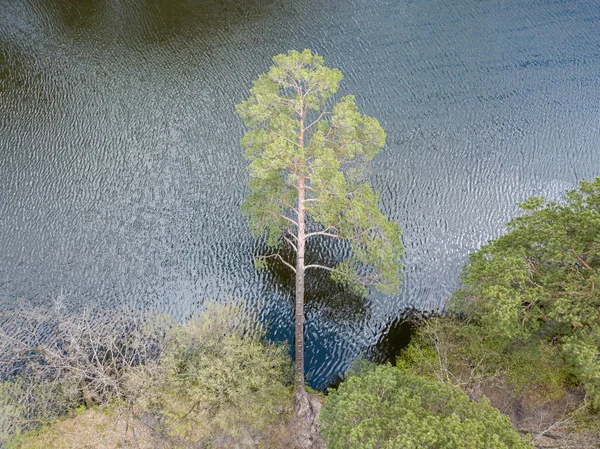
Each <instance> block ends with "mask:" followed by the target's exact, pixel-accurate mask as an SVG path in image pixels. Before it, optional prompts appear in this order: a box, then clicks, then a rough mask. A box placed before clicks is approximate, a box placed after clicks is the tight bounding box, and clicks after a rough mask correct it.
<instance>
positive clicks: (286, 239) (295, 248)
mask: <svg viewBox="0 0 600 449" xmlns="http://www.w3.org/2000/svg"><path fill="white" fill-rule="evenodd" d="M282 237H283V239H284V240H285V241H286V242H288V244H289V245H290V246H291V247H292V248H294V251H296V252H298V247H297V246H296V245H295V244H294V242H292V241H291V240H290V239H288V238H287V237H286V236H285V235H282ZM294 237H296V236H294Z"/></svg>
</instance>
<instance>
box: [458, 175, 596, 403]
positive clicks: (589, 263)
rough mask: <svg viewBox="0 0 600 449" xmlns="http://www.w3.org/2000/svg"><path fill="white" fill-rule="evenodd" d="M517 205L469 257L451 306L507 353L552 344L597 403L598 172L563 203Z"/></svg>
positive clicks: (532, 201)
mask: <svg viewBox="0 0 600 449" xmlns="http://www.w3.org/2000/svg"><path fill="white" fill-rule="evenodd" d="M521 207H522V208H523V209H524V210H525V211H527V214H526V215H524V216H521V217H518V218H516V219H514V220H513V221H511V222H510V223H509V225H508V229H509V232H508V233H507V234H506V235H504V236H502V237H500V238H498V239H497V240H495V241H492V242H490V243H488V244H487V245H485V246H484V247H482V248H481V249H480V250H479V251H477V252H476V253H474V254H472V255H471V257H470V259H469V264H468V265H467V267H466V269H465V271H464V273H463V278H462V279H463V283H464V288H463V289H462V290H460V291H459V292H457V294H456V295H455V298H454V308H455V310H457V311H459V312H462V313H465V314H466V315H468V316H469V317H471V318H473V319H475V320H476V321H477V323H478V324H479V325H480V328H481V330H482V332H483V333H484V338H486V339H487V340H488V341H491V340H494V341H496V342H497V343H499V344H501V345H502V346H503V348H505V350H507V351H510V352H512V353H514V350H513V349H514V348H522V347H529V348H534V347H543V346H544V345H553V346H555V347H556V348H557V350H558V351H559V353H560V356H561V360H562V365H563V366H564V368H565V369H567V370H568V371H569V372H570V373H572V374H573V375H574V376H575V377H576V378H577V379H578V380H579V382H581V383H582V384H583V385H584V387H585V389H586V391H587V392H588V395H589V397H590V398H591V399H592V401H593V402H594V403H595V405H596V406H600V290H599V287H600V271H599V269H600V178H596V180H595V181H594V182H586V181H584V182H582V183H581V186H580V188H579V190H577V191H575V190H574V191H569V192H567V195H566V198H565V201H564V203H563V204H557V203H554V202H546V201H545V200H544V199H543V198H531V199H529V200H528V201H527V202H525V203H523V204H521Z"/></svg>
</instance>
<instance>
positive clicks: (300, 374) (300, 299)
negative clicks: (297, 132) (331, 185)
mask: <svg viewBox="0 0 600 449" xmlns="http://www.w3.org/2000/svg"><path fill="white" fill-rule="evenodd" d="M304 195H305V187H304V179H303V178H300V180H299V182H298V236H297V237H298V241H297V244H298V251H297V254H296V304H295V306H296V307H295V309H296V316H295V332H294V348H295V352H296V361H295V365H294V368H295V376H294V381H295V388H294V391H295V394H296V399H297V400H300V399H301V397H302V396H304V394H305V389H304V266H305V264H304V252H305V243H306V242H305V240H306V237H305V234H306V222H305V210H304Z"/></svg>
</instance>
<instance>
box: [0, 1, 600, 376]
mask: <svg viewBox="0 0 600 449" xmlns="http://www.w3.org/2000/svg"><path fill="white" fill-rule="evenodd" d="M304 48H311V49H313V50H315V51H317V52H319V53H320V54H322V55H323V56H324V57H325V60H326V63H327V64H328V65H330V66H335V67H339V68H340V69H341V70H342V72H343V73H344V75H345V79H344V81H343V83H342V86H341V89H340V91H341V94H355V95H356V97H357V101H358V104H359V105H360V108H361V110H362V111H363V112H365V113H367V114H369V115H372V116H374V117H376V118H377V119H379V120H380V122H381V124H382V125H383V127H384V128H385V129H386V131H387V134H388V139H387V145H386V147H385V148H384V149H383V151H382V153H381V154H380V155H379V156H378V157H377V158H376V160H375V163H374V168H373V172H372V178H373V182H374V184H375V186H376V187H377V188H378V189H380V190H381V193H382V195H381V206H382V208H383V209H384V210H385V211H386V213H388V214H389V215H390V216H391V217H393V218H394V219H396V220H398V221H399V222H400V224H401V225H402V226H403V228H404V237H403V239H404V243H405V246H406V258H405V280H404V286H403V289H402V292H401V294H400V295H399V296H397V297H388V296H382V295H378V294H375V293H373V294H371V295H370V296H369V297H368V298H367V300H365V301H363V300H361V299H360V298H356V297H353V296H352V295H349V294H348V293H347V292H345V291H343V290H341V289H339V288H336V287H335V286H333V285H331V283H330V282H328V280H327V278H326V277H317V278H316V279H314V280H313V282H312V283H311V284H310V286H309V311H308V325H307V343H306V345H307V354H306V356H307V370H308V371H309V373H310V375H311V376H312V377H311V379H312V383H313V385H315V386H323V385H324V384H325V383H326V382H327V381H328V379H329V378H330V377H331V376H334V375H335V374H336V373H338V372H340V371H343V370H344V369H345V368H346V367H347V365H348V363H349V362H350V361H351V360H352V359H354V358H355V357H356V356H357V355H358V354H359V353H360V352H362V351H366V350H367V349H368V348H369V347H371V346H372V345H373V344H375V343H376V342H377V341H379V340H381V339H382V338H385V335H386V329H387V328H388V327H389V325H390V323H392V322H393V321H394V320H395V318H396V317H397V316H398V315H399V314H401V313H402V312H403V311H404V310H406V309H407V308H410V307H415V308H418V309H423V310H431V309H439V308H441V307H443V304H444V302H445V300H446V299H447V298H448V296H449V295H450V293H451V292H452V290H453V289H454V288H455V287H456V286H457V284H458V274H459V272H460V268H461V266H462V264H463V263H464V262H465V260H466V257H467V254H468V252H469V251H472V250H474V249H476V248H478V247H479V246H480V245H481V244H483V243H484V242H486V241H487V240H488V239H490V238H493V237H496V236H498V235H499V234H500V233H501V232H502V230H503V227H504V223H505V222H506V221H507V220H508V219H510V218H511V217H513V216H514V215H515V214H516V213H517V212H518V210H517V203H518V202H519V201H522V200H524V199H525V198H527V196H529V195H531V194H545V195H547V196H549V197H557V196H558V195H559V194H560V192H562V191H563V190H564V189H566V188H572V187H575V186H576V185H577V182H578V181H579V180H581V179H591V178H593V177H594V176H598V175H600V162H599V160H600V159H599V153H600V146H599V142H600V75H599V74H600V4H599V3H598V2H596V1H592V0H579V1H541V0H539V1H519V0H481V1H475V0H472V1H467V0H462V1H458V0H447V1H434V0H414V1H410V0H405V1H384V0H373V1H371V0H369V1H367V0H333V1H329V2H325V1H316V0H306V1H294V2H292V1H288V0H271V1H268V0H267V1H258V0H254V1H252V0H246V1H244V0H213V1H199V0H169V1H167V0H121V1H119V0H104V1H91V0H78V1H69V2H68V1H64V0H0V117H1V120H0V301H3V302H4V304H5V306H8V305H9V304H10V303H11V302H13V301H15V300H17V299H19V298H26V299H28V300H32V301H35V302H48V301H50V300H51V299H52V298H53V297H55V296H57V295H58V294H60V293H61V292H62V293H63V294H64V295H65V296H66V297H67V298H68V299H69V300H71V301H73V302H76V303H78V304H85V305H100V306H106V307H107V308H109V309H110V308H111V307H113V306H114V305H116V304H133V305H134V307H136V308H139V309H146V308H158V309H160V310H164V311H167V312H170V313H172V314H174V315H175V316H177V317H178V318H180V319H183V318H185V317H186V316H189V315H190V314H192V313H194V312H195V311H197V310H198V309H199V308H200V307H201V306H202V303H203V302H204V301H205V300H207V299H215V300H217V301H226V300H228V299H229V298H244V300H245V301H247V303H248V304H249V306H250V309H251V310H253V311H255V313H256V314H257V315H259V316H261V317H262V318H264V319H265V320H267V321H269V323H270V325H269V326H270V333H269V335H270V336H271V337H272V338H274V339H290V338H291V336H292V331H293V327H292V323H291V321H292V300H291V297H292V293H293V290H292V289H293V286H292V284H291V283H290V281H291V277H290V273H287V272H285V269H283V268H280V269H277V268H276V267H274V268H273V269H272V270H271V271H268V272H265V273H256V272H255V271H254V270H253V268H252V257H253V253H254V251H255V250H256V248H257V242H255V240H254V239H253V238H252V236H251V235H250V233H249V231H248V229H247V222H246V220H245V218H244V217H243V216H242V214H241V213H240V211H239V206H240V204H241V202H242V201H243V199H244V197H245V195H246V194H247V192H248V190H247V186H246V183H247V179H248V178H247V175H246V173H245V161H244V160H243V157H242V150H241V147H240V145H239V139H240V137H241V136H242V134H243V132H244V130H243V127H242V123H241V121H240V120H239V119H238V118H237V117H236V115H235V112H234V107H235V105H236V104H237V103H239V102H240V101H242V100H244V99H245V98H247V96H248V89H249V88H250V86H251V82H252V80H253V79H255V78H256V77H257V76H258V74H260V73H263V72H265V71H266V70H268V67H269V65H270V63H271V58H272V56H273V55H275V54H278V53H282V52H286V51H288V50H289V49H298V50H302V49H304ZM338 249H339V248H337V247H336V246H335V245H331V246H328V247H326V248H320V249H318V250H317V251H316V253H315V257H323V258H335V257H336V256H339V253H337V250H338ZM388 346H389V345H386V344H382V345H380V347H388Z"/></svg>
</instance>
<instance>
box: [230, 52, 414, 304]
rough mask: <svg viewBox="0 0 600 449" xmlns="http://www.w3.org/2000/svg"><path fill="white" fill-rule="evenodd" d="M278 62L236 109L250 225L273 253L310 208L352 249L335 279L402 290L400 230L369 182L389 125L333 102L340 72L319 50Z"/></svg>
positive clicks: (311, 215) (350, 104)
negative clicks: (246, 174)
mask: <svg viewBox="0 0 600 449" xmlns="http://www.w3.org/2000/svg"><path fill="white" fill-rule="evenodd" d="M273 61H274V65H273V66H272V67H271V69H270V70H269V72H268V73H266V74H263V75H261V76H260V77H259V78H258V80H256V81H255V82H254V86H253V87H252V89H251V90H250V94H251V95H250V98H249V99H248V100H247V101H245V102H243V103H241V104H239V105H238V106H237V112H238V114H239V115H240V116H241V118H242V119H243V120H244V122H245V124H246V126H247V127H248V131H247V132H246V134H245V136H244V137H243V139H242V145H243V146H244V148H245V149H246V150H245V157H246V158H247V159H248V161H249V162H250V164H249V166H248V172H249V174H250V188H251V192H250V195H249V196H248V198H247V199H246V201H245V203H244V205H243V207H242V209H243V211H244V212H245V214H246V215H247V216H248V217H249V218H250V227H251V229H252V230H253V232H254V233H255V234H256V235H266V237H267V243H268V245H269V246H271V247H272V248H273V249H277V248H278V247H279V245H280V244H281V243H282V242H283V240H284V238H285V237H286V236H287V237H290V235H291V236H292V237H290V239H288V242H290V241H292V242H297V239H298V237H299V236H298V235H297V232H298V229H299V228H300V227H303V220H304V218H303V215H302V218H301V217H300V216H299V215H298V213H299V211H300V210H302V211H305V212H306V214H307V216H308V219H309V223H310V225H311V226H312V227H314V228H315V229H317V228H318V229H320V230H321V231H323V233H321V234H319V235H321V236H329V237H331V236H333V237H336V238H339V239H342V240H346V241H348V242H349V246H350V248H351V250H352V255H351V256H350V257H349V258H348V259H346V260H345V261H344V262H343V263H342V264H340V265H339V266H338V267H337V268H336V269H335V270H334V271H333V272H332V278H333V279H334V280H335V281H338V282H341V283H345V284H348V286H349V287H351V288H353V289H354V290H355V291H358V292H360V293H363V294H365V293H366V290H365V289H366V287H368V286H371V285H373V286H376V287H378V288H379V289H380V290H382V291H384V292H388V293H389V292H394V291H397V290H398V287H399V285H400V282H399V277H400V272H401V263H400V261H399V258H400V257H401V256H402V252H403V248H402V243H401V240H400V228H399V226H398V225H397V224H396V223H395V222H393V221H391V220H388V219H387V218H386V217H385V216H384V215H383V214H382V213H381V211H380V210H379V207H378V206H377V202H378V195H377V194H376V193H375V192H373V190H372V189H371V186H370V185H369V183H368V182H367V181H366V179H365V174H366V171H367V165H368V163H369V162H370V161H371V160H372V159H373V157H374V156H375V155H376V154H377V153H378V152H379V150H380V149H381V148H382V147H383V145H384V143H385V133H384V131H383V129H382V128H381V126H380V125H379V123H378V122H377V120H375V119H374V118H371V117H368V116H365V115H361V114H360V113H359V111H358V107H357V105H356V102H355V99H354V97H353V96H346V97H343V98H342V99H340V100H339V102H338V103H337V104H335V105H333V107H332V108H328V107H327V106H328V104H329V102H328V100H329V99H330V98H331V97H332V95H334V94H335V93H336V91H337V90H338V85H339V82H340V81H341V80H342V74H341V72H340V71H339V70H337V69H330V68H327V67H325V66H323V58H322V57H321V56H319V55H317V54H313V53H312V52H311V51H310V50H304V51H303V52H301V53H300V52H297V51H290V52H288V53H287V54H284V55H278V56H275V58H273ZM299 192H300V193H299ZM302 198H304V199H302ZM303 213H304V212H302V214H303ZM301 220H302V223H300V221H301ZM296 221H297V222H296ZM295 222H296V223H295ZM294 223H295V224H294ZM302 232H304V231H302ZM313 235H314V236H316V235H317V234H313ZM291 239H293V240H291ZM257 267H258V268H260V267H261V265H260V264H257Z"/></svg>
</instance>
